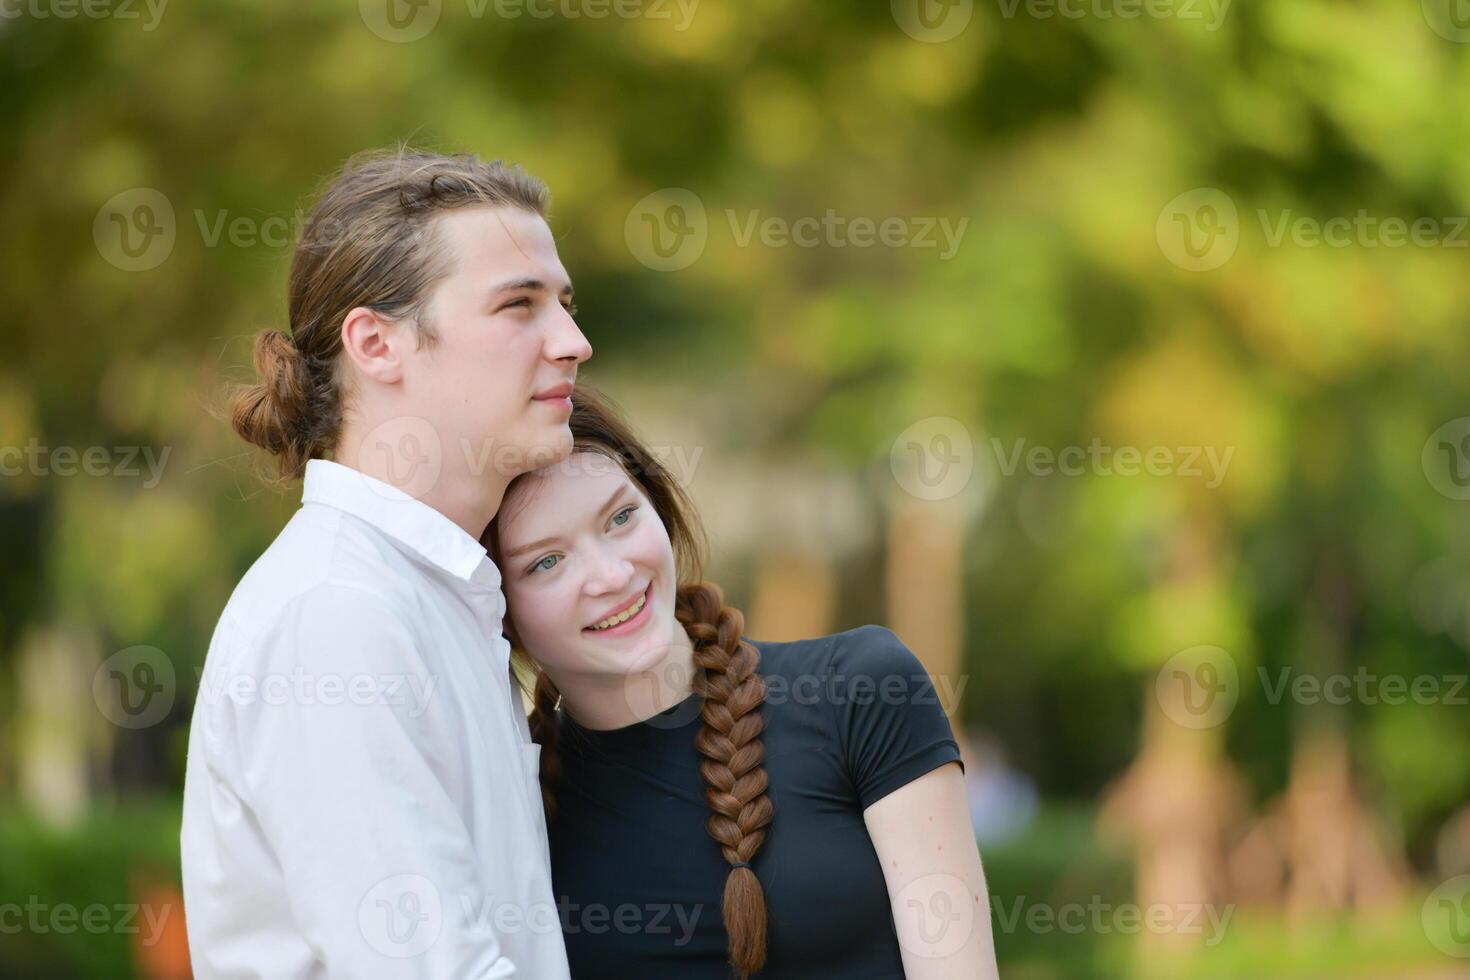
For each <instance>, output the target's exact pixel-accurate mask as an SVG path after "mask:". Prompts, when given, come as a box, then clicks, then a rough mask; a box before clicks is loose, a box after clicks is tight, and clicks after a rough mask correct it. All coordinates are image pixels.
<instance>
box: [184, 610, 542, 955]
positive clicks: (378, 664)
mask: <svg viewBox="0 0 1470 980" xmlns="http://www.w3.org/2000/svg"><path fill="white" fill-rule="evenodd" d="M333 675H337V677H334V676H333ZM413 675H417V677H415V676H413ZM247 678H248V679H247ZM298 678H299V680H298ZM207 680H208V682H209V683H211V684H215V685H231V684H233V685H235V688H234V690H233V691H231V689H230V688H229V687H225V688H223V693H222V694H221V696H219V697H216V698H215V699H214V703H215V708H216V709H217V711H218V714H216V717H215V721H216V722H217V723H218V724H217V726H216V738H217V739H218V740H219V745H220V751H224V752H228V753H230V754H231V755H232V756H233V757H234V760H235V763H236V764H235V766H232V767H231V768H232V769H234V770H235V771H236V772H238V773H239V781H240V783H241V785H240V787H239V792H240V795H241V796H242V802H243V803H244V804H245V805H246V806H247V807H249V808H250V810H251V816H252V817H253V819H254V820H255V821H257V822H258V824H259V826H260V830H261V833H262V835H263V836H264V837H265V839H266V840H268V841H269V842H270V845H271V846H272V847H273V848H274V850H275V857H276V859H277V860H278V861H279V862H280V868H281V873H282V876H283V877H284V879H285V882H286V889H287V893H288V895H287V898H288V900H289V902H290V906H291V910H292V913H293V915H294V916H295V919H296V922H297V926H298V928H299V929H300V932H301V935H302V936H303V937H304V939H305V941H306V942H307V944H308V945H309V946H310V947H311V948H312V950H313V953H314V954H315V955H316V957H317V958H318V959H319V960H320V962H321V963H322V964H323V967H324V971H323V972H324V975H325V976H327V977H334V978H335V977H342V978H349V977H350V978H358V977H376V976H394V977H466V978H476V980H483V978H496V980H500V978H507V977H515V976H524V975H525V974H524V973H519V974H518V973H517V970H516V966H515V964H514V963H512V962H511V960H510V959H509V958H508V957H507V956H506V955H505V953H504V950H503V946H502V943H501V941H500V938H499V937H497V935H496V934H495V931H494V929H493V928H491V925H490V923H491V921H492V917H491V916H480V915H476V914H475V913H476V912H477V911H478V910H482V909H485V908H487V905H486V903H487V901H488V900H490V899H491V898H493V897H495V896H498V895H502V894H504V893H505V891H506V889H497V888H496V887H495V885H496V883H495V882H486V881H483V880H481V878H482V875H481V873H480V871H479V868H480V862H479V861H478V860H477V859H476V854H475V851H474V847H473V844H472V842H471V839H470V835H469V831H468V829H467V827H466V826H465V823H464V821H463V819H462V818H461V816H460V814H459V812H458V810H457V809H456V807H455V805H454V803H453V801H452V796H451V794H450V792H448V791H447V789H446V786H452V785H453V779H454V777H453V775H452V773H453V765H454V764H455V763H456V762H457V761H458V753H457V751H456V746H457V745H458V744H459V741H460V740H462V738H463V732H462V723H461V722H459V721H457V720H456V718H455V717H454V709H453V706H452V704H451V699H449V698H448V697H446V696H443V695H438V696H436V695H435V694H434V693H433V691H434V688H433V687H426V685H427V684H430V683H433V684H436V685H438V684H441V683H443V682H444V681H445V679H444V678H436V677H433V676H432V671H431V670H430V668H429V666H428V664H427V663H426V661H425V658H424V657H423V655H422V651H421V650H419V649H417V647H416V644H415V640H414V637H413V636H412V634H411V633H410V632H409V631H408V630H407V629H406V628H405V626H404V623H403V622H402V620H401V619H400V618H399V617H398V616H396V615H395V614H394V613H392V612H391V611H389V610H388V609H386V608H385V604H384V603H383V601H382V600H381V598H380V597H377V596H374V595H372V594H370V593H368V592H366V591H364V590H360V589H356V588H352V587H343V586H330V585H327V586H319V587H317V588H315V589H312V590H311V591H309V592H307V593H305V594H304V595H302V596H300V597H298V598H297V599H296V600H294V601H293V603H292V604H291V605H290V606H288V607H287V609H286V610H285V611H284V613H283V614H282V616H281V617H280V619H279V621H278V622H276V623H274V624H273V625H272V626H271V627H270V628H269V629H268V630H267V631H265V633H264V634H263V635H262V636H261V639H260V642H259V643H258V644H256V645H254V646H253V648H252V649H251V650H250V651H249V656H247V657H244V658H241V661H240V662H239V663H238V664H237V665H234V666H232V667H230V668H229V669H228V671H227V674H226V676H220V677H214V678H208V679H207ZM338 680H340V685H339V684H338V683H337V681H338ZM252 690H253V693H249V692H251V691H252ZM409 691H419V692H424V691H428V692H429V693H428V694H427V696H425V697H418V698H416V697H413V696H411V695H405V693H404V692H409ZM339 692H340V693H339ZM510 792H511V789H510V788H509V787H507V788H506V793H507V794H508V793H510ZM266 941H268V940H266Z"/></svg>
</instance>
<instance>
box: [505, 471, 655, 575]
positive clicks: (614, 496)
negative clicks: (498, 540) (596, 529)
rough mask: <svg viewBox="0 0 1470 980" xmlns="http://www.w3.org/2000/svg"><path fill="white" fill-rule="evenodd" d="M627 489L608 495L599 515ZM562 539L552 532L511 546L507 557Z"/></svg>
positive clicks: (604, 512) (619, 488)
mask: <svg viewBox="0 0 1470 980" xmlns="http://www.w3.org/2000/svg"><path fill="white" fill-rule="evenodd" d="M626 489H627V487H626V486H620V487H618V488H617V489H616V490H614V491H613V492H612V496H610V497H608V498H607V502H606V503H604V504H603V505H602V507H601V509H600V510H598V512H597V516H598V517H601V516H602V515H604V514H606V513H607V512H608V511H609V510H612V506H613V504H615V503H617V502H618V498H619V497H621V496H622V495H623V491H624V490H626ZM560 540H561V536H560V535H556V534H552V535H549V536H547V537H544V538H541V539H540V540H537V541H532V542H530V543H528V544H522V545H517V546H516V547H514V548H511V549H510V550H509V551H507V552H506V553H505V557H506V558H515V557H516V556H518V555H522V554H525V553H526V552H528V551H535V550H536V549H537V548H544V547H546V546H547V545H551V544H556V543H557V542H558V541H560Z"/></svg>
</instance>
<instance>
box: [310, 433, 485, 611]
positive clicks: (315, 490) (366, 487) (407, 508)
mask: <svg viewBox="0 0 1470 980" xmlns="http://www.w3.org/2000/svg"><path fill="white" fill-rule="evenodd" d="M301 502H302V503H303V504H324V505H326V506H328V507H334V508H336V509H337V510H340V511H342V512H343V513H346V514H351V515H352V516H353V517H356V518H359V519H360V520H363V521H366V522H367V523H369V524H371V525H372V526H373V527H375V528H377V529H378V530H379V531H382V532H383V533H384V534H386V535H388V536H389V537H391V538H393V539H394V540H396V541H398V542H400V543H401V544H403V545H405V546H406V547H408V548H409V549H411V550H412V551H413V552H415V553H416V554H418V555H420V556H421V557H423V558H424V560H425V561H428V562H429V563H430V564H432V565H435V566H436V567H438V568H442V569H443V570H444V571H446V572H448V573H449V574H450V575H453V576H454V577H455V578H457V579H460V580H461V581H463V582H466V583H468V584H470V585H478V586H484V587H487V588H492V589H498V588H499V587H500V569H498V568H496V567H495V563H494V562H493V561H491V560H490V557H489V556H488V555H487V554H486V553H485V547H484V545H482V544H480V542H478V541H476V540H475V539H474V538H472V537H470V535H469V534H468V533H466V532H465V529H464V528H462V527H460V526H459V525H458V524H456V523H454V522H453V521H451V520H450V519H449V518H448V517H445V516H444V515H443V514H441V513H440V512H439V511H437V510H435V509H434V508H433V507H430V506H429V505H428V504H426V503H424V502H423V501H422V500H419V499H417V498H415V497H412V496H409V495H408V494H407V493H405V492H404V491H402V490H400V489H398V488H397V487H395V486H393V485H392V484H389V483H384V482H383V481H382V480H379V479H376V478H374V477H371V476H368V475H367V474H366V473H363V472H360V471H358V470H355V469H353V468H352V467H350V466H343V465H342V464H341V463H334V462H332V461H331V460H327V459H312V460H308V461H307V463H306V476H305V479H304V480H303V481H302V490H301Z"/></svg>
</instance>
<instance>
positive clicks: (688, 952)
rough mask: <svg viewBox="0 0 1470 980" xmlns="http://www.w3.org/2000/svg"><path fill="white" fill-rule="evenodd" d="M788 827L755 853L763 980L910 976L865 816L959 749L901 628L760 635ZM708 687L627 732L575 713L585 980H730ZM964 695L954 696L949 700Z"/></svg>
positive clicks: (574, 933) (780, 807) (558, 878)
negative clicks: (699, 738)
mask: <svg viewBox="0 0 1470 980" xmlns="http://www.w3.org/2000/svg"><path fill="white" fill-rule="evenodd" d="M750 642H752V643H753V645H754V646H755V647H756V648H757V649H758V650H759V651H760V655H761V659H760V668H759V671H760V674H761V675H762V677H763V678H764V679H765V682H766V701H765V704H764V705H763V706H762V709H761V710H762V712H763V715H764V720H765V729H764V732H763V734H762V736H761V740H762V743H763V745H764V747H765V763H764V765H765V770H766V775H767V777H768V778H769V781H770V784H769V788H768V790H767V794H768V797H769V799H770V801H771V805H772V814H773V815H772V821H771V825H770V827H769V828H768V832H767V836H766V841H765V844H764V845H763V846H762V848H761V850H760V851H759V852H758V853H757V854H756V856H755V858H754V859H753V860H752V862H751V867H752V869H753V870H754V871H755V873H756V875H757V876H758V877H759V878H760V881H761V886H762V888H763V889H764V890H765V897H766V907H767V914H768V919H767V923H768V925H767V956H766V967H765V969H763V970H762V971H761V972H760V973H759V974H757V976H759V977H761V978H762V980H786V978H801V980H808V978H811V977H823V978H831V980H837V978H861V980H882V978H888V977H892V978H898V980H901V978H902V977H903V964H902V960H901V957H900V950H899V944H898V937H897V934H896V933H895V930H894V926H893V918H892V914H891V912H890V909H889V898H888V891H887V887H886V885H885V883H884V879H883V869H882V868H881V866H880V865H879V862H878V856H877V853H876V852H875V851H874V849H873V843H872V839H871V838H870V837H869V836H868V830H867V826H866V825H865V824H864V823H863V810H864V809H865V808H867V807H868V806H869V805H870V804H872V803H873V802H874V801H876V800H878V799H881V798H882V797H884V796H886V795H887V794H889V793H891V792H893V791H894V790H896V789H898V788H899V787H901V786H903V785H905V784H906V783H909V782H911V781H912V780H914V779H917V778H918V777H919V776H922V775H924V774H925V773H927V772H929V771H931V770H933V769H936V768H938V767H939V766H942V765H944V764H945V763H948V762H957V761H959V757H960V753H959V746H958V745H957V744H956V743H955V739H954V734H953V732H952V731H951V729H950V726H949V721H948V720H947V718H946V717H945V706H943V705H941V704H940V702H939V699H938V698H937V696H936V694H935V691H934V687H933V684H932V683H931V681H930V679H929V676H928V674H927V673H926V672H925V670H924V668H923V666H922V665H921V664H920V663H919V661H918V658H916V657H915V656H914V655H913V654H912V653H911V652H910V651H909V650H908V648H906V647H905V646H904V645H903V644H902V643H901V642H900V641H899V639H898V637H896V636H895V635H894V634H893V633H892V632H891V631H890V630H888V629H885V628H883V627H881V626H863V627H860V628H858V629H855V630H850V631H848V632H846V633H838V634H836V635H833V636H826V637H821V638H819V639H815V640H802V641H798V642H794V643H765V642H757V641H750ZM700 700H701V699H700V698H699V697H698V696H697V695H696V696H692V697H690V698H689V699H687V700H685V701H684V702H682V703H680V704H678V705H675V706H674V707H672V708H670V709H668V710H667V711H664V712H662V713H661V714H658V715H655V716H653V717H652V718H649V719H648V720H646V721H644V722H640V723H638V724H635V725H631V726H629V727H627V728H620V729H617V730H615V731H603V732H595V731H589V730H587V729H584V728H581V727H580V726H578V725H576V724H575V723H573V722H572V721H571V720H570V719H569V718H568V717H567V716H566V715H565V713H563V715H562V729H561V731H562V734H561V739H560V741H559V743H558V746H557V748H558V755H559V756H560V758H561V760H562V775H561V778H560V780H559V781H558V783H557V786H556V789H555V796H556V816H555V817H554V818H553V819H552V820H551V822H550V828H549V829H550V844H551V868H552V879H553V884H554V887H555V894H556V897H557V903H558V906H559V912H560V914H561V924H562V929H563V933H564V935H565V938H566V945H567V955H568V958H569V960H570V963H571V969H572V977H573V978H574V980H597V978H603V977H606V978H609V980H625V978H628V977H638V978H640V980H662V978H669V980H700V978H706V977H707V978H711V980H715V978H718V980H726V978H728V977H729V976H730V973H731V971H730V966H729V962H728V960H727V959H726V953H727V949H726V947H727V939H726V935H725V928H724V924H723V922H722V921H721V917H720V907H721V899H722V896H723V895H724V887H725V878H726V876H727V875H728V873H729V870H730V866H729V864H728V863H726V861H725V859H724V857H723V855H722V854H721V852H720V848H719V845H717V844H716V843H715V841H714V840H713V838H711V837H710V836H709V833H708V831H707V830H706V829H705V825H706V822H707V821H708V820H709V817H710V813H711V811H710V809H709V806H708V804H707V803H706V802H705V783H704V780H703V778H702V777H701V776H700V773H699V761H700V756H699V754H698V752H697V751H696V749H695V747H694V736H695V733H696V732H697V731H698V730H699V726H700V717H699V707H700ZM949 707H951V708H952V707H953V706H949Z"/></svg>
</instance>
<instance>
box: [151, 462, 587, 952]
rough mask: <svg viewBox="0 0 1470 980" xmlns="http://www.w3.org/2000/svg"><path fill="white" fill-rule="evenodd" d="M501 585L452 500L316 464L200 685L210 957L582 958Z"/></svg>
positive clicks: (188, 784) (189, 903) (192, 935)
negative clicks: (515, 681) (417, 495)
mask: <svg viewBox="0 0 1470 980" xmlns="http://www.w3.org/2000/svg"><path fill="white" fill-rule="evenodd" d="M500 583H501V579H500V572H499V570H498V569H496V567H495V565H494V564H493V563H492V562H491V561H490V559H489V558H488V557H487V556H486V554H485V549H484V548H483V547H481V545H480V544H479V542H477V541H476V540H475V539H474V538H472V537H471V536H470V535H469V534H467V533H465V531H464V530H463V529H462V528H460V527H459V526H458V525H456V524H455V523H454V522H453V521H451V520H450V519H449V518H447V517H445V516H444V515H443V514H441V513H440V512H439V511H437V510H434V509H433V508H432V507H429V506H428V505H427V504H424V503H422V502H421V501H419V500H416V499H414V498H413V497H410V496H408V495H407V494H405V493H403V492H402V491H400V490H398V489H396V488H394V487H392V486H389V485H388V484H386V483H383V482H380V481H378V480H375V479H372V478H371V477H368V476H366V475H364V474H362V473H359V472H358V471H356V470H353V469H350V468H348V467H346V466H342V465H340V464H338V463H332V462H328V461H326V460H320V459H314V460H312V461H311V462H309V463H308V464H307V467H306V478H305V486H304V491H303V494H302V506H301V509H300V510H298V511H297V512H296V514H295V515H294V516H293V517H292V518H291V520H290V522H289V523H287V525H286V527H285V528H284V529H283V530H282V531H281V534H280V536H279V537H277V538H276V540H275V542H274V543H273V544H272V545H271V546H270V548H268V549H267V550H266V552H265V553H264V554H263V555H262V556H261V557H260V559H259V560H258V561H256V563H255V564H254V566H252V567H251V569H250V570H249V571H248V572H247V573H246V574H245V577H244V578H243V579H242V580H241V581H240V584H239V585H238V586H237V587H236V589H235V592H234V594H233V595H232V596H231V597H230V601H229V603H228V605H226V607H225V610H224V613H223V615H222V616H221V617H220V621H219V626H218V627H217V628H216V630H215V633H214V639H213V641H212V642H211V643H210V647H209V654H208V656H207V658H206V660H205V667H204V673H203V675H202V677H201V679H200V688H199V695H198V698H197V700H196V702H195V707H194V717H193V721H192V725H191V728H190V731H189V757H188V765H187V772H186V775H185V781H184V818H183V828H182V832H181V834H180V841H181V845H182V858H183V881H184V903H185V912H186V914H187V920H188V933H189V948H190V954H191V957H192V959H193V966H194V975H195V976H196V977H200V978H202V980H209V978H216V977H219V978H235V977H240V978H243V977H260V978H268V980H293V978H322V977H344V978H353V980H369V978H378V977H415V978H417V977H436V978H438V977H442V978H454V980H460V978H475V980H480V978H502V977H518V978H526V980H560V978H565V977H567V976H568V970H567V960H566V950H565V948H564V946H563V943H562V936H561V928H560V921H559V917H558V914H557V909H556V906H555V903H554V900H553V896H552V888H551V873H550V860H549V857H548V854H547V847H546V825H545V817H544V814H543V811H542V805H541V795H540V790H539V787H538V783H537V763H538V757H539V754H540V747H539V746H537V745H536V744H534V743H533V742H531V741H530V732H529V729H528V727H527V724H526V717H525V713H524V711H523V710H522V707H521V701H520V698H519V694H518V692H515V691H513V690H512V687H511V682H510V678H509V675H508V663H509V658H510V645H509V644H508V643H507V641H506V640H505V637H504V636H503V634H502V632H501V617H502V616H503V615H504V613H505V599H504V596H503V594H502V593H501V590H500Z"/></svg>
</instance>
